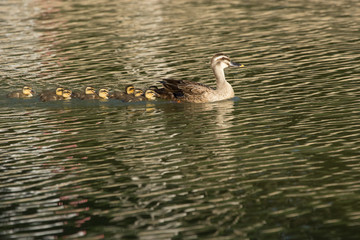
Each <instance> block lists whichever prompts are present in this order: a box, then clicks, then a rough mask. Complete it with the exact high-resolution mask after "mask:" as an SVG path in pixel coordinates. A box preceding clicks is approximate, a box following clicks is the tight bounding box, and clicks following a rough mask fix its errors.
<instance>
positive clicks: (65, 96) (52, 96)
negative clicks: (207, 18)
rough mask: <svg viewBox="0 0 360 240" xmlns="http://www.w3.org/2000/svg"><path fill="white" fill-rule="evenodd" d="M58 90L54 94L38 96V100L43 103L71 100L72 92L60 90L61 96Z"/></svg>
mask: <svg viewBox="0 0 360 240" xmlns="http://www.w3.org/2000/svg"><path fill="white" fill-rule="evenodd" d="M59 93H60V90H59V91H58V92H57V93H56V94H44V95H41V96H40V100H41V101H43V102H48V101H58V100H69V99H71V95H72V91H71V90H69V89H62V90H61V95H59Z"/></svg>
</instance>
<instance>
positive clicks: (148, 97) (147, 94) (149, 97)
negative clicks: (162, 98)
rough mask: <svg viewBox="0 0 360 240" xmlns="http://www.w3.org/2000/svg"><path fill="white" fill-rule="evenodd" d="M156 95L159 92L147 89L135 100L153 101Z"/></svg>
mask: <svg viewBox="0 0 360 240" xmlns="http://www.w3.org/2000/svg"><path fill="white" fill-rule="evenodd" d="M156 97H159V94H157V93H156V92H155V91H154V90H152V89H147V90H146V91H145V93H144V94H143V95H142V96H139V97H138V98H137V100H138V101H154V100H156Z"/></svg>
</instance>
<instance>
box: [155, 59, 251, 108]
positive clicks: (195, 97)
mask: <svg viewBox="0 0 360 240" xmlns="http://www.w3.org/2000/svg"><path fill="white" fill-rule="evenodd" d="M227 67H244V65H243V64H239V63H235V62H233V61H231V60H230V58H229V57H228V56H227V55H225V54H223V53H217V54H215V55H214V56H213V57H212V58H211V69H212V71H213V73H214V75H215V79H216V89H215V88H212V87H209V86H207V85H205V84H202V83H198V82H192V81H189V80H174V79H163V81H160V83H162V85H163V88H158V89H157V90H156V89H155V92H156V93H158V94H159V98H162V99H166V100H172V101H176V102H190V103H207V102H216V101H221V100H226V99H231V98H233V97H234V96H235V94H234V90H233V88H232V86H231V85H230V83H228V82H227V81H226V79H225V73H224V69H225V68H227Z"/></svg>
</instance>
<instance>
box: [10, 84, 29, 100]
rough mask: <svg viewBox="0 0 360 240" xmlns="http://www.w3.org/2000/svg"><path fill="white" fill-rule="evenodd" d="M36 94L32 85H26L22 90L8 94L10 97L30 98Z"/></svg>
mask: <svg viewBox="0 0 360 240" xmlns="http://www.w3.org/2000/svg"><path fill="white" fill-rule="evenodd" d="M33 96H34V91H33V90H32V88H31V87H28V86H24V87H23V89H22V90H21V91H14V92H11V93H8V94H7V97H8V98H30V97H33Z"/></svg>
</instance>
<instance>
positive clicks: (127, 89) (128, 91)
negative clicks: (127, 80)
mask: <svg viewBox="0 0 360 240" xmlns="http://www.w3.org/2000/svg"><path fill="white" fill-rule="evenodd" d="M134 91H135V87H134V85H127V86H126V87H125V92H126V94H130V95H131V94H134Z"/></svg>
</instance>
